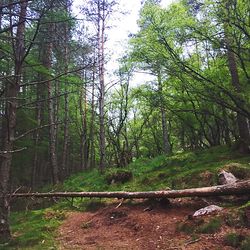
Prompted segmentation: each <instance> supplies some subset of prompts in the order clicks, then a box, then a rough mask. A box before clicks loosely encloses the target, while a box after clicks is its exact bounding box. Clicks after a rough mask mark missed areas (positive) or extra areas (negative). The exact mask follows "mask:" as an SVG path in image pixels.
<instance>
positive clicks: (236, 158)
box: [0, 147, 250, 250]
mask: <svg viewBox="0 0 250 250" xmlns="http://www.w3.org/2000/svg"><path fill="white" fill-rule="evenodd" d="M249 162H250V156H242V155H239V154H237V153H234V152H231V151H230V150H229V149H228V148H226V147H215V148H211V149H209V150H206V151H196V152H183V153H178V154H175V155H172V156H168V157H167V156H158V157H156V158H153V159H145V158H143V159H138V160H136V161H134V162H133V163H131V164H130V165H129V166H128V167H126V168H124V169H122V170H126V171H127V172H131V173H132V178H131V179H129V181H126V182H123V181H122V182H117V183H111V184H110V180H108V178H107V177H108V176H110V174H112V173H117V172H119V171H121V169H119V168H118V169H115V168H109V169H108V170H107V173H106V174H104V175H100V173H99V172H98V170H96V169H94V170H88V171H86V172H82V173H78V174H75V175H73V176H71V177H70V178H68V179H67V180H66V181H65V182H64V183H63V184H61V185H60V186H58V187H55V188H53V189H54V190H60V191H62V190H63V191H119V190H123V191H149V190H163V189H167V188H175V189H179V188H189V187H199V186H204V185H213V184H216V183H217V173H218V171H219V170H220V169H221V168H222V167H223V166H225V165H228V164H232V163H239V164H238V167H237V166H236V168H242V167H243V168H244V171H245V172H244V176H245V175H248V174H249V176H250V164H249ZM204 173H206V174H204ZM239 174H240V173H239ZM207 183H208V184H207ZM48 190H49V187H47V188H45V189H44V190H43V191H48ZM105 202H107V200H105V199H102V200H99V199H92V200H90V199H88V198H83V199H80V198H74V200H73V202H71V201H66V200H62V201H60V202H59V203H58V204H56V205H53V206H52V207H51V208H47V209H41V210H33V211H27V212H25V211H21V212H13V213H12V215H11V228H12V232H13V235H14V239H13V241H12V242H11V243H10V244H9V245H8V246H4V249H6V250H9V249H25V250H26V249H38V250H39V249H51V250H52V249H56V248H57V246H56V241H55V235H56V230H57V228H58V227H59V225H60V224H61V223H62V221H63V219H64V217H65V213H64V212H63V211H65V210H66V209H70V210H73V209H77V210H81V211H87V210H95V209H98V208H99V207H100V206H102V205H103V204H104V203H105ZM72 205H73V206H72ZM219 225H220V222H218V221H213V222H211V223H210V224H209V225H206V228H204V229H203V231H204V232H205V231H211V230H212V231H213V230H214V228H216V230H218V228H219ZM88 226H89V225H83V227H84V228H85V227H88ZM211 228H212V229H211ZM210 229H211V230H210ZM184 230H186V228H184ZM216 230H215V231H216ZM190 233H191V232H190ZM242 244H243V243H242ZM248 244H249V241H248V240H246V241H244V245H245V246H246V247H248ZM244 245H243V247H244ZM246 247H245V248H243V249H247V248H246ZM0 249H1V246H0Z"/></svg>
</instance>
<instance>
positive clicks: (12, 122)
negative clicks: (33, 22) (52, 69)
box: [0, 1, 28, 243]
mask: <svg viewBox="0 0 250 250" xmlns="http://www.w3.org/2000/svg"><path fill="white" fill-rule="evenodd" d="M27 5H28V2H27V1H22V2H21V3H20V13H19V15H18V16H19V25H18V27H17V33H16V37H15V39H13V41H15V43H14V44H13V48H14V51H13V52H14V57H15V70H14V74H15V75H14V76H13V82H11V83H8V85H7V86H6V100H7V101H6V104H5V117H4V118H5V121H4V123H3V131H4V133H3V135H4V138H3V145H2V147H3V148H2V151H5V152H6V153H4V154H2V155H0V159H1V165H0V194H1V198H0V243H2V242H7V241H9V239H10V238H11V234H10V228H9V198H8V197H7V193H8V192H9V184H10V183H9V182H10V170H11V162H12V151H13V149H14V140H15V130H16V118H17V105H18V102H17V97H18V93H19V86H20V82H21V75H22V65H23V60H24V52H25V47H24V31H25V17H26V12H27ZM11 11H12V10H11V9H10V13H11ZM11 18H12V17H10V19H11Z"/></svg>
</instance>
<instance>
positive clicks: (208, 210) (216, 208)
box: [193, 205, 223, 217]
mask: <svg viewBox="0 0 250 250" xmlns="http://www.w3.org/2000/svg"><path fill="white" fill-rule="evenodd" d="M222 209H223V208H222V207H219V206H216V205H210V206H207V207H204V208H201V209H199V210H197V211H196V212H195V213H194V214H193V217H198V216H202V215H207V214H211V213H214V212H217V211H221V210H222Z"/></svg>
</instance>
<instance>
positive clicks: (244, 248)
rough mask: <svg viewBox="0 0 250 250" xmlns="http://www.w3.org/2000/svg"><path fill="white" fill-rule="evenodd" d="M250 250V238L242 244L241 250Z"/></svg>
mask: <svg viewBox="0 0 250 250" xmlns="http://www.w3.org/2000/svg"><path fill="white" fill-rule="evenodd" d="M249 249H250V236H248V237H246V238H245V240H244V241H242V243H241V247H240V250H249Z"/></svg>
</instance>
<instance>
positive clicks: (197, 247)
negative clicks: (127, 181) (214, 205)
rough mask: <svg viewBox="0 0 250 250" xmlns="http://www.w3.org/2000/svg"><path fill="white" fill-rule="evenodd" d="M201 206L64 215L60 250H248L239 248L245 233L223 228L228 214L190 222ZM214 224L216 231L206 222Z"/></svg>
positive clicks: (182, 202) (181, 202)
mask: <svg viewBox="0 0 250 250" xmlns="http://www.w3.org/2000/svg"><path fill="white" fill-rule="evenodd" d="M119 205H120V206H119ZM204 206H206V202H204V200H201V199H199V200H198V199H197V200H194V199H175V200H171V203H170V204H160V203H152V202H143V201H132V202H124V203H122V204H119V203H111V204H108V205H105V206H102V207H99V208H98V210H97V211H92V212H90V211H87V212H69V213H68V214H67V218H66V220H65V221H64V222H63V224H62V225H61V226H60V227H59V229H58V234H59V236H58V238H57V239H58V241H59V249H61V250H64V249H86V250H94V249H105V250H106V249H107V250H109V249H123V250H125V249H129V250H133V249H138V250H140V249H141V250H154V249H162V250H163V249H164V250H167V249H177V250H178V249H180V250H184V249H185V250H206V249H209V250H216V249H218V250H219V249H223V250H230V249H249V248H244V246H243V247H241V248H240V244H241V242H240V241H242V239H243V238H245V237H247V236H249V235H250V229H247V228H246V227H241V226H239V227H237V226H236V227H235V225H236V223H235V222H233V224H234V225H233V228H232V225H229V223H227V224H226V223H224V222H225V218H226V217H225V216H226V215H227V214H228V209H227V208H225V209H223V211H222V212H220V213H219V214H216V215H215V214H213V215H206V216H203V217H202V218H199V219H192V218H191V217H192V216H191V215H192V214H193V213H194V212H195V211H196V210H197V209H199V208H201V207H204ZM215 218H217V221H219V226H218V224H217V225H212V224H211V223H210V222H208V221H211V220H215ZM234 219H235V218H234ZM209 223H210V224H211V225H210V224H209ZM215 224H216V223H215ZM213 227H214V228H213ZM201 228H203V231H202V230H201ZM205 229H206V230H205ZM201 232H202V233H201ZM227 235H228V236H229V237H227ZM240 237H243V238H242V239H241V238H240ZM225 238H228V239H229V240H228V241H229V244H227V243H228V242H225ZM227 245H231V246H227ZM248 246H249V245H247V247H248ZM237 247H239V248H237Z"/></svg>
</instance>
